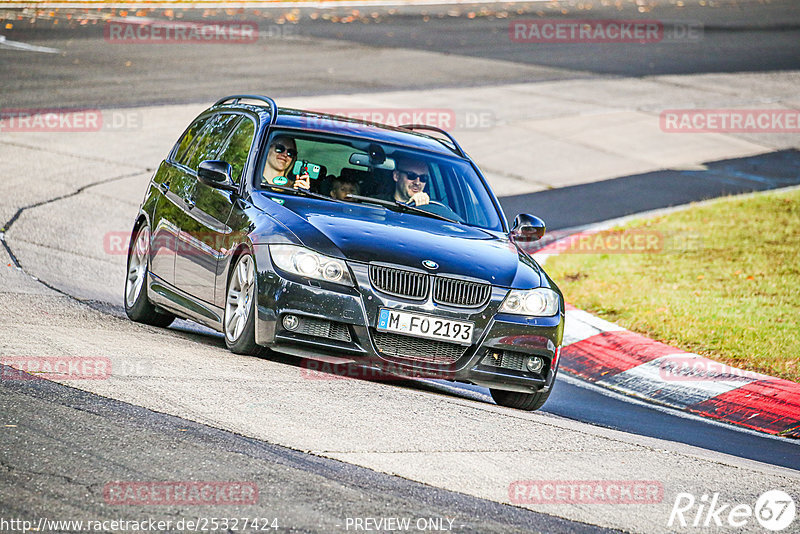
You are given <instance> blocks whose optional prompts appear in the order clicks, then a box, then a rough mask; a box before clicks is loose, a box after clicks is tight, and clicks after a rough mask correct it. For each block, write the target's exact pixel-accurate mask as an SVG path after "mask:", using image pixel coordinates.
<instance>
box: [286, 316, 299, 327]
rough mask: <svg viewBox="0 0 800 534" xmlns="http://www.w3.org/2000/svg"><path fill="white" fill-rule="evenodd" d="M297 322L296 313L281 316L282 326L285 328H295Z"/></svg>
mask: <svg viewBox="0 0 800 534" xmlns="http://www.w3.org/2000/svg"><path fill="white" fill-rule="evenodd" d="M299 324H300V319H298V318H297V316H296V315H284V316H283V327H284V328H285V329H286V330H295V329H296V328H297V326H298V325H299Z"/></svg>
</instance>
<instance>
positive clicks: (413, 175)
mask: <svg viewBox="0 0 800 534" xmlns="http://www.w3.org/2000/svg"><path fill="white" fill-rule="evenodd" d="M400 172H402V173H403V174H405V175H406V179H407V180H408V181H409V182H413V181H415V180H419V181H420V182H422V183H423V184H424V183H425V182H427V181H428V180H429V179H430V176H429V175H427V174H417V173H415V172H411V171H400Z"/></svg>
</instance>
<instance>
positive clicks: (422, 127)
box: [398, 124, 467, 158]
mask: <svg viewBox="0 0 800 534" xmlns="http://www.w3.org/2000/svg"><path fill="white" fill-rule="evenodd" d="M398 128H405V129H406V130H429V131H431V132H437V133H440V134H443V135H444V136H446V137H447V139H449V140H450V142H451V143H453V148H454V149H455V151H456V153H457V154H458V155H460V156H461V157H462V158H466V157H467V154H466V152H464V149H462V148H461V145H459V144H458V141H456V139H455V137H453V136H452V135H450V134H449V133H447V132H446V131H444V130H442V129H441V128H437V127H436V126H428V125H427V124H403V125H401V126H398ZM437 141H439V142H441V141H442V139H437Z"/></svg>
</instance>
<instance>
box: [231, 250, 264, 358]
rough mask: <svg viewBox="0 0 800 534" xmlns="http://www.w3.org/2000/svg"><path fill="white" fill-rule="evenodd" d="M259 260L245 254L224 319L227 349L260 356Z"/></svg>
mask: <svg viewBox="0 0 800 534" xmlns="http://www.w3.org/2000/svg"><path fill="white" fill-rule="evenodd" d="M255 278H256V274H255V260H253V256H251V255H250V254H242V255H241V256H239V257H238V258H237V259H236V260H235V263H234V265H233V270H232V271H231V275H230V277H229V280H228V290H227V292H226V297H225V315H224V317H223V319H222V328H223V333H224V334H225V346H227V347H228V349H230V350H231V352H234V353H236V354H258V352H259V351H260V348H259V346H258V345H257V344H256V327H255V324H256V298H255V296H256V282H255Z"/></svg>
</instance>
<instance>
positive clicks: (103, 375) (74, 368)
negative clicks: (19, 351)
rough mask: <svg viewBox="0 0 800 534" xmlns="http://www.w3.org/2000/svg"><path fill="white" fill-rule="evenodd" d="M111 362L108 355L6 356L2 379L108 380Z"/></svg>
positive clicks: (2, 360)
mask: <svg viewBox="0 0 800 534" xmlns="http://www.w3.org/2000/svg"><path fill="white" fill-rule="evenodd" d="M110 376H111V360H110V359H109V358H107V357H105V356H3V357H1V358H0V380H37V379H48V380H107V379H108V378H109V377H110Z"/></svg>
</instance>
